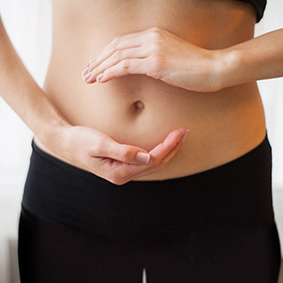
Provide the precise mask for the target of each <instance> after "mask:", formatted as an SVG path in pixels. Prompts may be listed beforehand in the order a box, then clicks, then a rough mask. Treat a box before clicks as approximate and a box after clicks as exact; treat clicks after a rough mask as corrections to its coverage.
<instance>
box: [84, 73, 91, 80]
mask: <svg viewBox="0 0 283 283" xmlns="http://www.w3.org/2000/svg"><path fill="white" fill-rule="evenodd" d="M90 77H91V73H88V74H87V75H86V76H84V78H83V79H84V81H85V82H87V81H88V80H89V79H90Z"/></svg>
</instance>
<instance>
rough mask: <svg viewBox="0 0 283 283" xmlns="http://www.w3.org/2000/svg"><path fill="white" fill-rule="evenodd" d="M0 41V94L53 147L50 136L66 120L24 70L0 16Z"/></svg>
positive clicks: (55, 132) (48, 145) (47, 144)
mask: <svg viewBox="0 0 283 283" xmlns="http://www.w3.org/2000/svg"><path fill="white" fill-rule="evenodd" d="M0 42H1V44H0V66H1V68H0V95H1V96H2V97H3V98H4V100H5V101H6V102H7V103H8V104H9V105H10V107H11V108H12V109H13V110H14V111H15V112H16V113H17V114H18V116H19V117H20V118H21V119H22V120H23V121H24V122H25V123H26V125H27V126H28V127H29V128H30V129H31V130H32V131H33V132H34V134H35V135H36V136H37V137H38V138H39V139H40V140H41V141H42V142H43V143H45V144H46V146H47V147H53V146H54V142H53V145H51V144H50V140H51V139H53V136H55V135H56V134H57V133H59V129H60V128H63V127H67V126H68V123H67V122H66V120H65V119H64V118H63V117H62V115H61V114H60V113H59V112H58V111H57V109H56V108H55V107H54V106H53V104H52V103H51V101H50V100H49V99H48V97H47V96H46V95H45V93H44V91H43V90H42V89H41V88H40V87H39V86H38V85H37V84H36V82H35V81H34V80H33V78H32V77H31V75H30V74H29V73H28V71H27V70H26V68H25V66H24V65H23V63H22V62H21V60H20V58H19V56H18V55H17V53H16V51H15V50H14V48H13V46H12V44H11V42H10V40H9V38H8V36H7V34H6V31H5V29H4V27H3V24H2V22H1V19H0ZM50 149H53V148H50Z"/></svg>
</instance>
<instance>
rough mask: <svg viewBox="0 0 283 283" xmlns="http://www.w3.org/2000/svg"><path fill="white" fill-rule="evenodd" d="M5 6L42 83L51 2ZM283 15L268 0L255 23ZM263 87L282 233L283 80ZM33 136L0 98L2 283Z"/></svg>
mask: <svg viewBox="0 0 283 283" xmlns="http://www.w3.org/2000/svg"><path fill="white" fill-rule="evenodd" d="M0 11H1V17H2V19H3V22H4V24H5V27H6V29H7V31H8V33H9V36H10V38H11V40H12V42H13V44H14V46H15V48H16V50H17V51H18V53H19V55H20V56H21V58H22V60H23V62H24V64H25V65H26V67H27V68H28V70H29V71H30V72H31V74H32V76H33V77H34V79H35V80H36V81H37V83H38V84H39V85H40V86H42V84H43V81H44V76H45V73H46V70H47V67H48V60H49V57H50V50H51V28H52V27H51V3H50V1H49V0H0ZM282 15H283V1H281V0H269V2H268V5H267V8H266V11H265V15H264V18H263V20H262V21H261V22H260V23H259V24H257V25H256V35H260V34H263V33H266V32H269V31H272V30H275V29H278V28H282V27H283V17H282ZM0 44H1V42H0ZM0 68H1V66H0ZM16 80H17V78H15V81H16ZM259 87H260V91H261V95H262V99H263V102H264V107H265V112H266V120H267V130H268V135H269V139H270V143H271V145H272V148H273V192H274V205H275V215H276V219H277V223H278V226H279V231H280V235H283V174H282V172H283V127H282V123H283V79H281V78H280V79H273V80H266V81H260V82H259ZM31 139H32V133H31V132H30V130H29V129H28V128H27V127H26V126H25V124H24V123H23V122H22V121H21V120H20V119H19V118H18V117H17V116H16V114H15V113H14V112H13V111H12V110H11V109H10V108H9V106H8V105H7V104H6V103H5V102H4V101H3V100H2V99H1V98H0V283H6V282H8V281H7V280H8V277H9V274H8V273H7V271H8V267H7V264H8V263H7V259H8V246H7V239H11V238H14V239H16V238H17V225H18V214H19V210H20V202H21V197H22V190H23V186H24V181H25V175H26V172H27V168H28V164H29V155H30V152H31V147H30V143H31ZM281 207H282V208H281ZM281 231H282V232H281ZM281 242H282V241H281Z"/></svg>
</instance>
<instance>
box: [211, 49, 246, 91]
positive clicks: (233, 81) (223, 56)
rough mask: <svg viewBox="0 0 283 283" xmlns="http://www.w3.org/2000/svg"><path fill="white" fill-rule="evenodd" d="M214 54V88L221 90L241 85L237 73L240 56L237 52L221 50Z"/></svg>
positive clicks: (239, 74)
mask: <svg viewBox="0 0 283 283" xmlns="http://www.w3.org/2000/svg"><path fill="white" fill-rule="evenodd" d="M213 52H214V61H213V62H214V63H213V64H214V72H215V75H216V82H217V85H216V88H218V89H219V90H220V89H223V88H226V87H230V86H234V85H238V84H241V83H243V82H244V81H243V80H242V78H241V76H242V73H241V72H240V71H239V66H240V62H241V54H240V52H239V51H237V50H230V49H229V48H227V49H222V50H215V51H213Z"/></svg>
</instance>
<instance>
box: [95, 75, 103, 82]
mask: <svg viewBox="0 0 283 283" xmlns="http://www.w3.org/2000/svg"><path fill="white" fill-rule="evenodd" d="M103 75H104V74H100V75H99V76H97V77H96V81H97V82H100V81H102V79H103Z"/></svg>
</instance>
